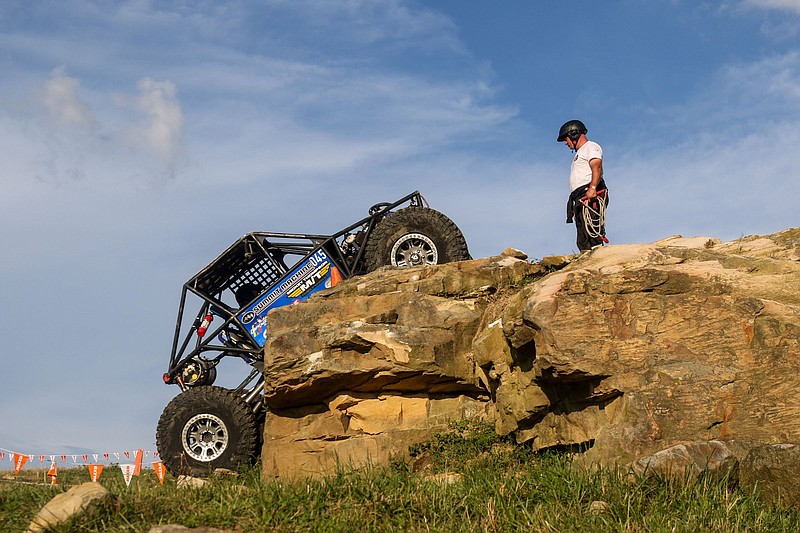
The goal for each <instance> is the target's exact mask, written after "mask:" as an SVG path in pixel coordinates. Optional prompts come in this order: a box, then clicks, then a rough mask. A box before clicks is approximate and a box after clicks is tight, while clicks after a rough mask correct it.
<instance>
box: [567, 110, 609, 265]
mask: <svg viewBox="0 0 800 533" xmlns="http://www.w3.org/2000/svg"><path fill="white" fill-rule="evenodd" d="M586 132H587V129H586V126H585V125H584V124H583V122H581V121H580V120H570V121H568V122H565V123H564V125H563V126H561V129H560V130H559V131H558V142H563V143H565V144H566V145H567V148H569V149H570V150H572V151H573V152H575V158H574V159H573V160H572V167H571V168H570V171H569V190H570V191H571V192H570V195H569V200H568V201H567V224H570V223H572V219H573V217H574V218H575V229H576V230H577V233H578V239H577V244H578V250H580V251H581V253H584V252H588V251H590V250H593V249H594V248H597V247H598V246H602V245H603V244H604V243H607V242H608V239H606V206H607V205H608V188H607V187H606V183H605V181H603V149H602V148H601V147H600V145H599V144H597V143H596V142H594V141H590V140H589V139H587V138H586Z"/></svg>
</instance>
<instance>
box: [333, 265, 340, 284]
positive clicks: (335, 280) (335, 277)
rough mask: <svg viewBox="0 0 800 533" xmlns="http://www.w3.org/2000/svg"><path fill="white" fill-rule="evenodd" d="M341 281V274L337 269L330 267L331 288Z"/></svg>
mask: <svg viewBox="0 0 800 533" xmlns="http://www.w3.org/2000/svg"><path fill="white" fill-rule="evenodd" d="M341 281H342V274H341V272H339V268H338V267H335V266H332V267H331V287H335V286H336V285H338V284H339V283H340V282H341Z"/></svg>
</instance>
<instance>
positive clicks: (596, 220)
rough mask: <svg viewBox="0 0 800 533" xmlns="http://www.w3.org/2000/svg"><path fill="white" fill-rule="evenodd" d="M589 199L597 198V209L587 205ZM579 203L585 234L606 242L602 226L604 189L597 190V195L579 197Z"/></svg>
mask: <svg viewBox="0 0 800 533" xmlns="http://www.w3.org/2000/svg"><path fill="white" fill-rule="evenodd" d="M591 200H597V209H594V208H593V207H592V206H590V205H589V202H590V201H591ZM581 205H582V206H583V207H582V208H581V209H583V227H584V228H585V229H586V235H588V236H589V237H591V238H592V239H597V238H600V239H602V240H603V242H608V239H606V236H605V233H604V228H605V225H606V190H605V189H603V190H600V191H597V196H595V197H594V198H588V197H586V196H584V197H583V198H581Z"/></svg>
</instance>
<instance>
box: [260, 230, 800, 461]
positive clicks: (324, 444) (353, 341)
mask: <svg viewBox="0 0 800 533" xmlns="http://www.w3.org/2000/svg"><path fill="white" fill-rule="evenodd" d="M523 256H524V254H517V256H514V254H512V255H505V256H500V257H492V258H486V259H479V260H474V261H465V262H460V263H451V264H446V265H440V266H435V267H420V268H412V269H402V270H398V269H382V270H379V271H377V272H373V273H371V274H369V275H367V276H363V277H358V278H353V279H351V280H347V281H346V282H344V283H342V284H340V285H338V286H337V287H335V288H334V289H332V290H330V291H327V292H325V293H322V294H321V295H320V296H319V297H315V298H312V299H310V300H309V301H307V302H305V303H303V304H302V305H297V306H290V307H285V308H280V309H277V310H275V311H274V312H273V313H271V314H270V333H269V342H268V344H267V346H266V347H265V373H266V378H267V384H268V386H267V390H266V394H265V401H266V404H267V405H268V406H269V408H270V414H269V416H268V417H267V422H266V426H265V443H264V450H263V454H262V460H263V466H264V473H265V476H293V475H316V474H320V473H324V472H328V471H331V470H332V469H335V467H336V464H337V462H339V464H352V465H355V466H358V465H363V464H368V463H385V462H386V461H388V460H389V458H390V457H392V456H396V455H404V454H406V453H407V449H408V445H409V444H413V443H415V442H420V441H422V440H426V439H427V438H429V437H430V435H431V434H432V433H433V432H436V431H441V430H442V429H444V428H446V422H447V421H448V420H452V419H457V418H463V417H474V416H483V417H485V418H487V419H490V420H491V421H492V422H493V423H494V424H495V427H496V429H497V431H498V432H499V433H501V434H512V435H514V436H515V437H516V439H517V440H518V441H519V442H527V443H530V444H531V445H532V446H533V447H534V448H535V449H545V448H550V447H554V446H560V447H569V448H574V449H581V450H585V452H584V454H583V458H584V459H585V460H586V461H589V462H593V463H598V464H610V463H620V464H621V463H631V462H633V461H635V460H636V459H638V458H641V457H644V456H648V455H651V454H653V453H656V452H658V451H659V450H663V449H666V448H668V447H670V446H674V445H677V444H681V443H686V442H695V441H703V440H720V441H724V440H728V439H738V440H744V441H748V442H761V443H779V442H800V424H798V422H797V420H798V416H797V415H798V411H800V403H798V402H797V401H796V399H797V398H798V397H800V381H798V380H797V379H796V376H797V375H798V374H799V373H800V372H798V371H799V370H800V349H799V343H800V229H798V228H795V229H790V230H786V231H784V232H781V233H778V234H774V235H768V236H758V237H746V238H742V239H738V240H736V241H733V242H720V241H719V240H717V239H709V238H707V237H697V238H682V237H679V236H676V237H670V238H668V239H664V240H662V241H659V242H656V243H652V244H642V245H615V246H608V247H605V248H600V249H597V250H595V251H594V252H592V253H590V254H587V255H584V256H580V257H571V258H546V259H545V260H542V261H540V262H528V261H526V260H524V259H522V257H523Z"/></svg>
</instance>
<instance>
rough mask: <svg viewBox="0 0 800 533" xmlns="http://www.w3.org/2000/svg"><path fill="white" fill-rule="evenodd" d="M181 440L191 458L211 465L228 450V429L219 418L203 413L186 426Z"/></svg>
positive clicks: (191, 419) (190, 420)
mask: <svg viewBox="0 0 800 533" xmlns="http://www.w3.org/2000/svg"><path fill="white" fill-rule="evenodd" d="M181 439H182V442H183V449H184V450H185V451H186V453H187V454H189V457H191V458H192V459H195V460H196V461H200V462H203V463H209V462H211V461H213V460H214V459H217V458H219V457H220V456H221V455H222V454H223V453H224V452H225V450H226V449H227V448H228V428H227V427H225V423H224V422H223V421H222V420H221V419H220V418H219V417H218V416H215V415H212V414H209V413H203V414H200V415H195V416H193V417H192V418H190V419H189V421H188V422H186V424H184V426H183V431H182V432H181Z"/></svg>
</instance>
